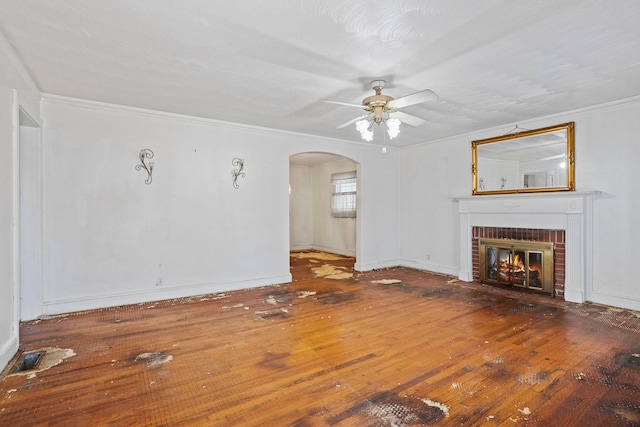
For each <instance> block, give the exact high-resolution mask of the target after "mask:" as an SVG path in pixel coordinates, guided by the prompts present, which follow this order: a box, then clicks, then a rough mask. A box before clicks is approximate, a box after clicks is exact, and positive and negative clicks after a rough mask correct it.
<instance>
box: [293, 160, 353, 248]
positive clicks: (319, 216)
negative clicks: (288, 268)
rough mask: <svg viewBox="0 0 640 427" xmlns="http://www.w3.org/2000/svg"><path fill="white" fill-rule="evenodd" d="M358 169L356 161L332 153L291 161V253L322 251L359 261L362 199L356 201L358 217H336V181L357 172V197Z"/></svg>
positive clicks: (343, 215)
mask: <svg viewBox="0 0 640 427" xmlns="http://www.w3.org/2000/svg"><path fill="white" fill-rule="evenodd" d="M358 166H359V164H358V163H357V162H355V161H353V160H352V159H349V158H347V157H343V156H340V155H337V154H332V153H320V152H306V153H299V154H294V155H292V156H290V157H289V249H290V251H300V250H319V251H323V252H329V253H333V254H339V255H346V256H351V257H354V258H356V259H357V255H358V247H357V241H358V239H357V229H358V227H357V224H358V203H357V199H358V198H357V195H356V196H355V197H354V199H355V200H354V201H355V215H350V214H340V213H338V214H336V212H335V210H336V207H335V202H336V199H335V197H336V196H335V193H336V182H335V180H336V179H339V178H342V177H345V176H349V174H350V173H351V172H355V176H356V178H355V191H356V193H357V187H358V186H359V185H360V183H359V179H358V178H357V170H358ZM332 178H333V180H334V182H333V183H332ZM339 188H340V187H339V185H338V191H340V190H339ZM352 189H353V188H349V190H352ZM338 197H339V196H338ZM332 199H333V200H332ZM332 201H333V207H332ZM332 209H333V210H332Z"/></svg>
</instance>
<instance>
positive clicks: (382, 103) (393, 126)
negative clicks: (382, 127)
mask: <svg viewBox="0 0 640 427" xmlns="http://www.w3.org/2000/svg"><path fill="white" fill-rule="evenodd" d="M385 83H386V82H385V81H384V80H373V81H372V82H371V88H372V89H373V90H374V91H375V93H376V94H375V95H372V96H368V97H366V98H365V99H363V100H362V105H357V104H350V103H347V102H339V101H327V100H325V101H324V102H328V103H330V104H337V105H346V106H348V107H357V108H361V109H363V110H364V111H366V112H367V114H364V115H362V116H358V117H356V118H355V119H351V120H349V121H348V122H346V123H343V124H341V125H340V126H338V127H337V129H341V128H344V127H346V126H349V125H351V124H353V123H356V128H357V129H358V130H359V131H360V134H361V135H362V138H363V139H365V140H367V141H371V140H372V139H373V125H374V124H378V125H379V124H380V123H382V122H385V123H386V124H387V132H388V133H389V136H390V137H391V138H394V137H395V136H397V135H398V133H399V132H400V123H401V122H402V123H406V124H408V125H411V126H420V125H422V124H423V123H424V122H425V120H424V119H422V118H420V117H417V116H414V115H411V114H407V113H404V112H402V111H398V110H399V109H400V108H403V107H408V106H410V105H415V104H420V103H422V102H427V101H432V100H434V99H436V98H438V95H436V94H435V93H434V92H432V91H431V90H429V89H425V90H421V91H420V92H416V93H412V94H411V95H407V96H403V97H401V98H398V99H394V98H393V97H391V96H388V95H383V94H382V89H383V88H384V86H385Z"/></svg>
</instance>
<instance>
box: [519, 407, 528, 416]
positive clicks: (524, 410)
mask: <svg viewBox="0 0 640 427" xmlns="http://www.w3.org/2000/svg"><path fill="white" fill-rule="evenodd" d="M518 411H520V412H522V413H523V414H524V415H531V410H530V409H529V408H528V407H526V406H525V407H524V409H518Z"/></svg>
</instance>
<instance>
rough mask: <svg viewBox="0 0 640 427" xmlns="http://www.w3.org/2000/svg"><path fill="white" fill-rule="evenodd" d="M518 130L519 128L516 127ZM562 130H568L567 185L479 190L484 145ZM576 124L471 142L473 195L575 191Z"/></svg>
mask: <svg viewBox="0 0 640 427" xmlns="http://www.w3.org/2000/svg"><path fill="white" fill-rule="evenodd" d="M516 128H517V126H516ZM560 130H566V132H567V140H566V158H567V169H566V170H567V181H566V182H567V185H566V186H561V187H553V186H550V187H532V188H526V187H522V188H511V189H504V190H502V189H500V190H481V189H479V188H478V175H479V170H478V152H477V149H478V146H481V145H484V144H491V143H495V142H505V141H509V140H515V139H518V138H524V137H530V136H534V135H541V134H545V133H552V132H557V131H560ZM574 135H575V122H569V123H563V124H560V125H555V126H548V127H544V128H539V129H533V130H525V131H522V132H517V133H509V134H506V135H502V136H496V137H493V138H487V139H480V140H476V141H472V142H471V174H472V178H473V186H472V194H473V195H483V194H518V193H541V192H551V191H575V189H576V187H575V141H574V139H575V137H574Z"/></svg>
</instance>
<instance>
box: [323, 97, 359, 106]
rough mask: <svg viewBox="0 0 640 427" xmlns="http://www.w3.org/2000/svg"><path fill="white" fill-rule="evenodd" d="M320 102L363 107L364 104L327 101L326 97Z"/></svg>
mask: <svg viewBox="0 0 640 427" xmlns="http://www.w3.org/2000/svg"><path fill="white" fill-rule="evenodd" d="M322 102H326V103H328V104H337V105H346V106H347V107H358V108H365V106H364V105H362V104H349V103H348V102H340V101H329V100H327V99H323V100H322Z"/></svg>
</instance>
